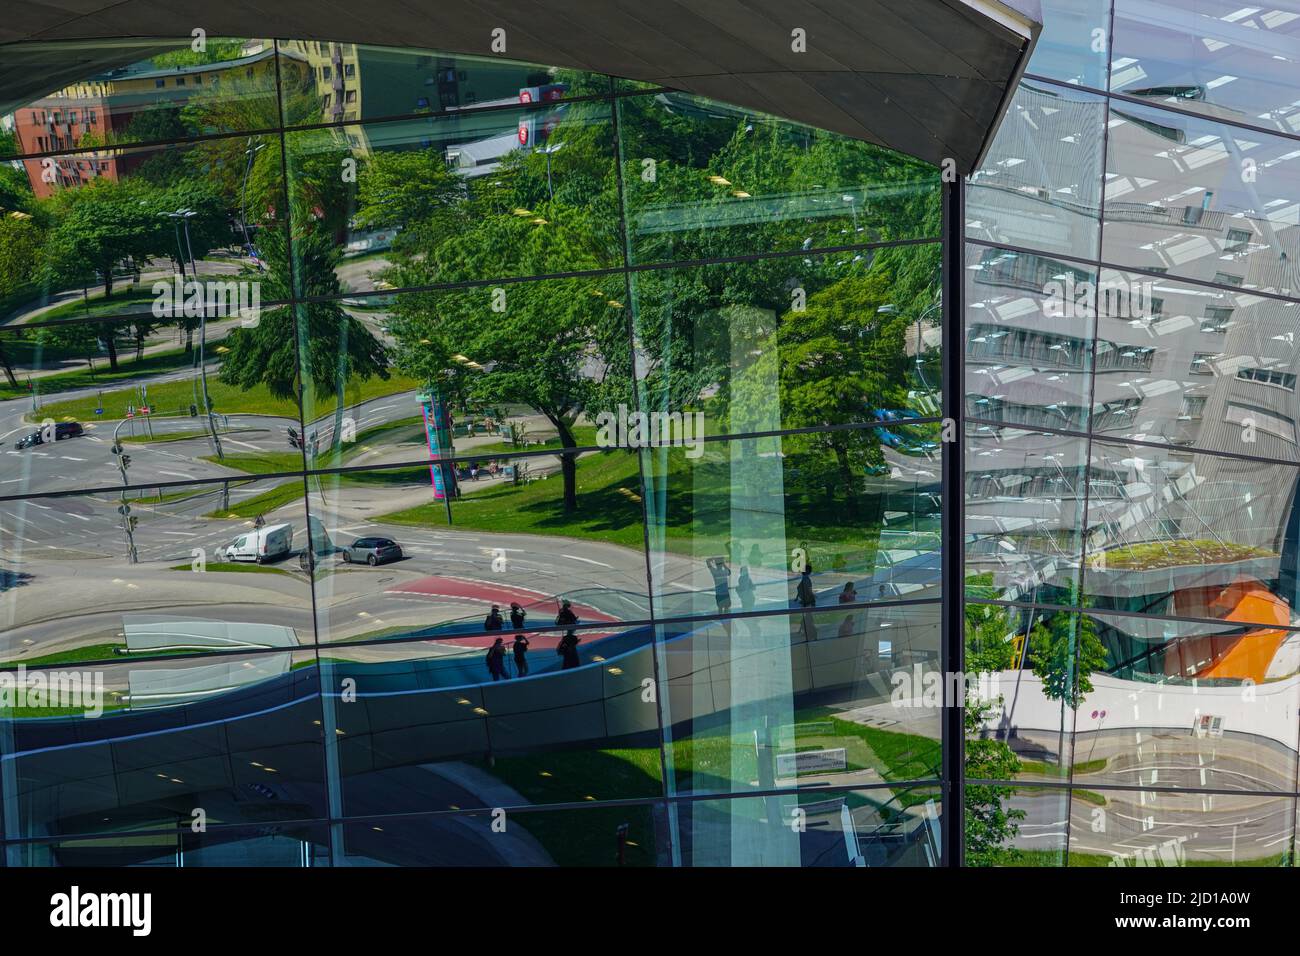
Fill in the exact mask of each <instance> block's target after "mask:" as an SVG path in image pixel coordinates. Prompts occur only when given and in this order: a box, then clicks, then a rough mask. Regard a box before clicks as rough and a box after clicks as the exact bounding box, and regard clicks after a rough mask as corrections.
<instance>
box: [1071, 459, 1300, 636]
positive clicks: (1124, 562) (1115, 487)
mask: <svg viewBox="0 0 1300 956" xmlns="http://www.w3.org/2000/svg"><path fill="white" fill-rule="evenodd" d="M1296 479H1297V469H1296V468H1295V466H1292V465H1282V464H1265V463H1261V462H1256V461H1246V460H1241V459H1236V458H1228V457H1224V456H1220V455H1203V454H1198V453H1190V452H1181V451H1177V450H1168V451H1166V450H1162V449H1158V448H1148V447H1138V446H1133V445H1118V444H1117V445H1112V444H1108V443H1103V442H1096V441H1094V442H1093V445H1092V461H1091V462H1090V463H1089V485H1090V486H1091V488H1092V489H1093V493H1092V495H1091V496H1090V498H1089V501H1088V525H1087V526H1088V539H1087V565H1086V567H1085V570H1084V591H1085V593H1086V595H1087V596H1088V600H1089V602H1090V604H1091V606H1094V607H1097V608H1114V609H1116V610H1124V611H1135V612H1141V613H1144V614H1167V615H1173V616H1178V617H1196V618H1208V619H1211V620H1224V621H1237V622H1242V623H1251V624H1260V625H1281V626H1289V625H1290V624H1291V623H1293V622H1292V614H1293V612H1292V608H1293V607H1295V604H1296V596H1297V591H1296V587H1297V586H1296V574H1295V563H1296V542H1297V531H1296V515H1295V507H1294V505H1295V494H1296Z"/></svg>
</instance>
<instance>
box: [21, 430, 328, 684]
mask: <svg viewBox="0 0 1300 956" xmlns="http://www.w3.org/2000/svg"><path fill="white" fill-rule="evenodd" d="M79 440H81V441H84V440H85V439H79ZM167 444H171V443H167ZM123 447H124V448H125V449H126V454H127V455H128V456H129V457H132V458H135V457H136V456H140V458H141V459H142V461H141V463H140V464H141V467H142V468H145V467H148V466H149V464H150V463H151V457H150V449H149V446H145V447H144V448H139V450H137V448H138V446H136V445H133V444H131V443H129V442H127V443H124V445H123ZM164 447H165V446H164ZM164 461H166V459H164ZM135 467H136V465H135V463H134V462H132V465H131V468H132V470H134V469H135ZM308 529H309V523H308V519H307V514H306V510H305V508H304V507H303V489H302V479H301V478H285V479H281V480H279V481H276V480H265V481H246V480H231V481H227V482H220V483H206V484H194V485H179V486H171V487H161V488H140V487H132V488H122V489H121V490H114V491H104V492H100V493H96V494H89V495H65V496H58V497H46V498H26V499H8V500H4V501H0V553H3V555H4V559H3V563H4V566H3V574H4V579H3V580H4V582H5V586H4V589H3V592H0V621H2V625H3V632H4V636H3V638H0V661H3V662H5V663H13V664H49V665H53V664H62V663H68V662H73V661H85V660H112V659H113V658H115V657H117V656H118V655H122V654H127V655H131V656H132V657H154V656H159V655H171V654H187V653H196V652H210V651H240V650H248V649H249V648H261V647H297V646H300V645H304V644H312V643H314V641H315V629H314V627H313V619H312V601H311V589H310V587H309V585H308V579H307V576H306V574H305V570H306V561H305V558H306V555H305V554H304V552H305V551H306V550H307V549H308V538H309V534H308Z"/></svg>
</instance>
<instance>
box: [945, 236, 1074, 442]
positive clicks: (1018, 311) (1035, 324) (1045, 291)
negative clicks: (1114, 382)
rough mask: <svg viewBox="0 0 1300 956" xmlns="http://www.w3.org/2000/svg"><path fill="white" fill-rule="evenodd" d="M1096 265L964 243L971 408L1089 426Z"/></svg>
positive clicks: (993, 417) (974, 414)
mask: <svg viewBox="0 0 1300 956" xmlns="http://www.w3.org/2000/svg"><path fill="white" fill-rule="evenodd" d="M1095 284H1096V271H1095V270H1093V269H1087V268H1084V267H1082V266H1079V265H1077V264H1075V263H1071V262H1064V261H1061V260H1059V259H1053V258H1051V257H1050V256H1040V255H1033V254H1031V253H1025V252H1012V251H1011V250H1008V249H994V248H989V247H988V246H976V245H968V246H967V247H966V362H965V369H966V414H967V416H968V417H970V418H978V419H981V420H983V421H986V422H995V423H998V424H1006V425H1018V426H1024V427H1028V428H1035V427H1037V428H1059V429H1064V430H1068V431H1078V432H1083V431H1087V430H1088V405H1089V398H1090V392H1091V382H1090V380H1089V375H1088V372H1089V370H1090V369H1091V368H1092V358H1093V356H1092V352H1093V348H1092V346H1093V342H1092V338H1093V331H1094V326H1095V316H1096V310H1095V308H1094V307H1093V305H1092V304H1091V300H1090V299H1089V298H1087V297H1086V296H1087V293H1088V292H1089V291H1090V289H1091V287H1093V286H1095Z"/></svg>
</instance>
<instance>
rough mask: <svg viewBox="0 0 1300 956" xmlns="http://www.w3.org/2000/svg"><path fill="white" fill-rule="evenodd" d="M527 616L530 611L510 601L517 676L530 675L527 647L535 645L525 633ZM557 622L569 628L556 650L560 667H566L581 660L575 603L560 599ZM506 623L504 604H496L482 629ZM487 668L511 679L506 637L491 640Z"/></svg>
mask: <svg viewBox="0 0 1300 956" xmlns="http://www.w3.org/2000/svg"><path fill="white" fill-rule="evenodd" d="M527 618H528V612H527V611H525V610H524V609H523V608H522V607H521V606H520V605H519V604H518V602H514V601H512V602H511V604H510V627H511V628H512V629H513V630H514V632H515V637H514V641H513V642H512V643H511V645H510V649H511V651H512V652H513V653H514V657H515V676H516V677H527V676H528V649H529V647H531V646H532V642H531V641H529V639H528V638H527V636H525V634H524V623H525V621H526V620H527ZM555 623H556V625H558V626H560V627H564V628H567V630H566V631H565V632H564V636H563V637H562V638H560V642H559V644H557V645H556V648H555V653H556V654H558V655H559V656H560V658H561V663H560V669H561V670H566V671H567V670H570V669H572V668H574V667H577V666H579V665H580V664H581V663H582V662H581V660H580V659H579V658H578V643H579V640H580V638H579V637H578V635H577V632H576V631H575V630H574V628H575V627H576V626H577V624H578V615H577V614H575V613H574V611H573V605H572V604H571V603H570V602H569V601H568V600H567V599H565V600H563V601H561V602H560V611H559V613H558V614H556V615H555ZM505 624H506V622H505V618H504V617H502V616H501V608H500V607H498V606H497V605H495V604H493V605H492V610H491V611H489V612H488V616H487V617H486V618H485V619H484V620H483V629H484V630H485V631H501V630H504V629H505ZM487 669H488V673H489V674H491V675H492V679H493V680H494V681H498V680H509V679H510V674H509V672H508V671H507V670H506V639H505V638H504V637H498V638H497V639H496V640H495V641H493V642H492V646H491V647H490V648H488V652H487Z"/></svg>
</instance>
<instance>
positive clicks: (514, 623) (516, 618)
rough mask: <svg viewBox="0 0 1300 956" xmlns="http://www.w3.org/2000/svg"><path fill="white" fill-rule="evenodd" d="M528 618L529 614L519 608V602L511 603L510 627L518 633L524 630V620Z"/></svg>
mask: <svg viewBox="0 0 1300 956" xmlns="http://www.w3.org/2000/svg"><path fill="white" fill-rule="evenodd" d="M527 617H528V612H527V611H525V610H524V609H523V608H522V607H520V606H519V602H517V601H511V602H510V626H511V627H513V628H514V629H515V630H516V631H522V630H523V629H524V619H525V618H527Z"/></svg>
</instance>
